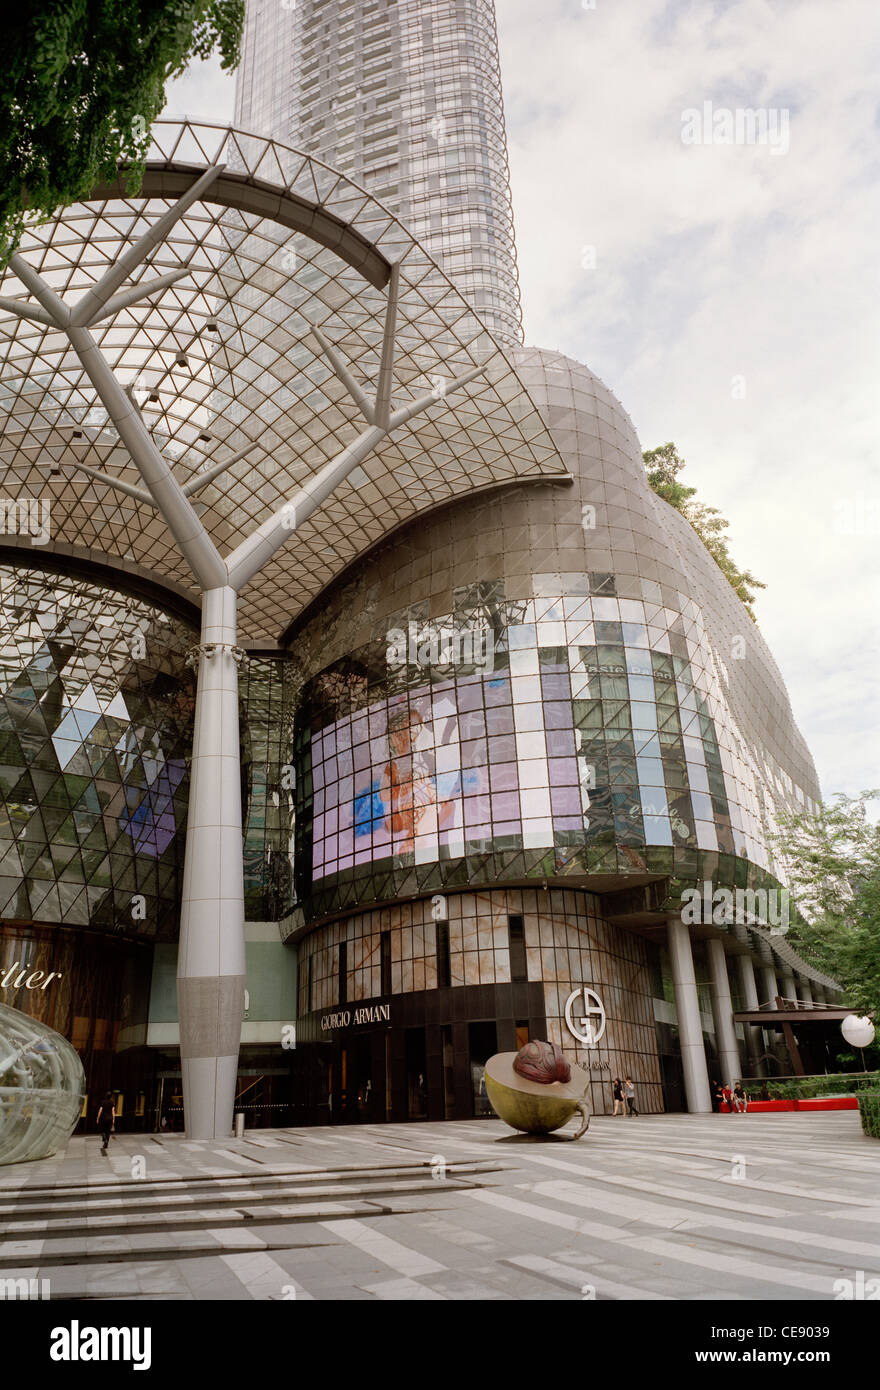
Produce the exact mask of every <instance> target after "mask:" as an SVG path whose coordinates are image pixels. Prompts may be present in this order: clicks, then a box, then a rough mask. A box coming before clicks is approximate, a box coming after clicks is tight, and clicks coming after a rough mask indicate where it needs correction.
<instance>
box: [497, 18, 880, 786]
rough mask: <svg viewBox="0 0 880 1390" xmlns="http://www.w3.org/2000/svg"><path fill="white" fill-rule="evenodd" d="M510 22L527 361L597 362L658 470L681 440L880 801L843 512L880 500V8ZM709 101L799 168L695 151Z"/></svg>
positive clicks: (815, 721)
mask: <svg viewBox="0 0 880 1390" xmlns="http://www.w3.org/2000/svg"><path fill="white" fill-rule="evenodd" d="M498 18H499V34H500V41H501V58H502V73H503V77H504V90H505V105H506V113H507V124H508V138H509V144H510V156H511V178H512V183H513V197H514V208H515V213H516V224H517V247H518V255H519V263H520V278H521V283H522V291H523V304H524V310H525V320H526V338H527V341H529V342H533V343H536V344H539V345H541V346H546V347H555V348H559V349H560V350H562V351H564V352H567V353H569V354H570V355H571V356H572V357H575V358H579V359H580V360H582V361H585V362H587V363H589V365H590V366H591V367H592V368H593V370H595V371H597V372H598V373H599V374H600V375H601V376H602V377H603V378H604V379H605V381H606V382H607V384H608V385H609V386H610V387H611V388H612V389H613V390H614V391H615V392H616V394H617V395H618V396H619V397H620V399H621V400H622V401H623V403H624V405H625V406H626V407H627V409H628V410H629V411H630V413H631V415H632V416H633V420H634V422H635V424H636V427H637V429H638V430H639V434H640V437H641V439H642V443H643V445H644V446H645V447H646V448H650V447H652V446H653V445H655V444H659V443H663V442H664V441H665V440H667V439H674V440H675V441H676V443H677V444H678V445H679V448H680V450H681V452H682V454H683V455H684V457H685V458H686V459H687V460H688V471H687V474H686V475H685V481H687V482H688V483H690V484H692V485H696V486H697V487H698V488H699V492H700V496H701V497H702V498H703V500H705V501H706V502H708V503H709V504H711V505H714V506H717V507H719V508H720V509H721V511H722V512H723V514H724V515H725V516H726V517H727V518H728V520H729V521H730V533H729V534H730V536H731V541H732V550H733V554H734V557H735V558H736V559H737V561H738V562H739V563H740V564H741V565H743V566H746V567H748V568H750V569H751V570H753V572H754V573H755V574H757V575H758V577H759V578H761V579H763V580H765V582H766V583H767V584H768V588H767V590H766V591H765V592H762V593H761V595H760V596H759V599H758V608H757V611H758V616H759V620H760V624H761V629H762V631H763V632H764V634H765V636H766V637H767V640H768V641H769V643H770V646H771V648H772V649H773V651H774V654H775V655H776V658H777V660H778V662H779V665H780V667H781V669H782V671H783V674H784V675H785V678H786V680H787V683H788V687H789V692H790V694H791V699H792V705H793V707H794V711H795V716H796V718H797V719H798V722H799V723H800V726H801V728H802V730H803V732H804V734H805V736H806V738H807V740H808V742H809V744H810V746H811V749H812V751H813V753H814V756H815V759H816V763H817V767H818V770H819V775H820V778H821V780H822V785H823V790H824V792H825V794H826V795H828V794H831V793H833V792H834V791H837V790H846V791H850V792H852V791H855V790H857V789H859V788H861V787H863V786H867V785H871V784H880V767H878V763H877V749H878V738H877V733H878V730H877V714H878V700H877V693H876V691H877V683H878V677H880V581H878V578H877V574H878V565H877V554H878V552H880V534H877V533H875V534H873V535H872V534H870V533H863V534H861V535H859V534H855V535H849V536H847V535H841V534H837V533H836V532H835V529H834V521H835V511H834V504H835V502H836V501H838V500H839V499H841V498H846V497H852V498H854V499H855V498H856V497H857V496H858V495H859V494H862V495H863V496H864V497H865V498H870V497H877V498H880V468H878V464H877V412H876V407H875V401H876V399H877V387H876V382H877V377H878V365H880V364H878V357H880V351H878V349H880V338H878V329H877V318H876V300H877V279H878V276H877V269H876V228H877V224H878V221H880V196H878V184H877V179H876V172H877V157H876V153H875V151H876V142H877V124H878V118H877V109H878V97H877V93H876V78H875V74H876V70H877V65H878V59H880V30H878V28H877V24H876V11H875V9H874V6H873V4H872V3H871V0H838V3H837V4H835V6H834V7H833V9H832V8H830V7H829V6H828V5H827V4H825V3H817V2H816V0H784V2H783V3H775V4H768V3H761V2H760V0H729V2H728V3H723V4H721V3H717V4H715V5H711V4H700V5H690V4H685V3H678V4H669V5H666V4H663V3H660V0H640V3H639V4H638V5H621V4H614V3H611V0H596V8H595V10H585V9H583V8H582V7H581V5H580V4H578V3H577V0H570V3H564V2H563V0H555V2H554V3H552V4H550V5H547V4H545V3H542V4H541V5H540V6H535V5H533V4H532V3H531V0H499V5H498ZM704 101H712V102H713V103H714V106H715V107H716V108H718V107H729V108H732V109H734V108H736V107H751V108H759V107H764V108H768V107H775V108H785V109H787V110H788V111H789V113H790V116H789V120H790V150H789V152H788V153H787V154H781V153H780V154H774V153H772V152H771V150H770V149H769V148H766V147H764V148H761V147H756V146H721V145H710V146H686V145H683V144H682V142H681V128H682V127H681V114H682V111H683V110H684V109H685V108H688V107H701V106H702V103H703V102H704ZM585 245H594V246H595V247H596V256H597V267H596V269H595V270H584V269H582V267H581V251H582V247H583V246H585ZM738 375H742V376H744V377H745V381H746V396H745V399H743V400H734V399H733V398H732V396H731V380H732V378H733V377H734V376H738Z"/></svg>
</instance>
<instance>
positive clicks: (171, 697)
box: [0, 563, 195, 938]
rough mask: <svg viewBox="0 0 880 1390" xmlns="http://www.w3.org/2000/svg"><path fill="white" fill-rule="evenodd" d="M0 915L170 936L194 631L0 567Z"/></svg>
mask: <svg viewBox="0 0 880 1390" xmlns="http://www.w3.org/2000/svg"><path fill="white" fill-rule="evenodd" d="M0 605H2V619H0V621H2V629H0V631H2V645H0V816H2V820H0V913H2V916H3V917H4V919H6V920H11V921H32V922H48V923H53V924H56V925H64V926H82V927H85V926H88V927H92V928H99V929H103V930H106V931H111V932H114V933H119V934H121V935H129V936H135V937H139V938H143V937H150V938H156V937H162V936H172V937H173V936H174V935H175V934H176V929H177V905H178V901H179V893H180V883H181V874H182V867H183V849H184V832H185V827H186V804H187V792H188V758H189V754H190V748H191V741H192V717H193V680H192V674H191V672H190V671H189V670H188V669H187V666H186V653H187V650H188V649H189V647H190V646H191V645H192V644H193V642H194V641H195V630H194V629H191V628H190V627H189V626H188V625H187V624H186V623H185V622H183V621H182V620H181V619H179V618H176V617H173V616H171V615H170V614H168V613H166V612H163V611H162V610H161V609H159V608H157V607H156V606H154V605H153V604H151V603H149V602H147V601H145V600H143V599H139V598H135V597H131V596H128V595H125V594H122V593H118V592H115V591H114V590H113V589H110V588H108V587H107V586H106V585H104V584H100V583H98V582H95V581H92V580H87V579H84V578H71V577H70V576H68V575H63V574H52V573H48V572H44V571H41V570H34V569H30V568H29V567H28V566H27V565H26V564H25V563H14V564H13V563H6V564H2V565H0Z"/></svg>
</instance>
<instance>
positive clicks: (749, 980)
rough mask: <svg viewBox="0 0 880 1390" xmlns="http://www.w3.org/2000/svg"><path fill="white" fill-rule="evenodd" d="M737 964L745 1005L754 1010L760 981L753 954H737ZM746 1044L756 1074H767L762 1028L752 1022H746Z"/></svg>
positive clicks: (757, 1000) (757, 1002)
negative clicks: (756, 974)
mask: <svg viewBox="0 0 880 1390" xmlns="http://www.w3.org/2000/svg"><path fill="white" fill-rule="evenodd" d="M736 966H737V970H738V971H739V982H740V988H741V989H742V998H743V1005H744V1006H745V1008H746V1009H748V1010H750V1011H753V1010H755V1009H757V1007H758V1004H759V1002H760V1001H759V999H758V983H757V981H756V979H755V967H754V965H753V964H752V958H751V956H737V958H736ZM746 1046H747V1047H748V1050H749V1056H750V1057H751V1059H752V1067H753V1070H754V1074H755V1076H766V1075H767V1064H766V1063H765V1061H764V1044H763V1040H762V1037H761V1030H760V1028H758V1027H755V1026H753V1025H752V1024H751V1023H747V1024H746Z"/></svg>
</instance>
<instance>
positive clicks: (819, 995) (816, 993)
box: [811, 985, 826, 1004]
mask: <svg viewBox="0 0 880 1390" xmlns="http://www.w3.org/2000/svg"><path fill="white" fill-rule="evenodd" d="M811 990H812V994H813V1003H814V1004H824V1003H825V1002H826V998H825V990H824V987H823V986H822V985H811Z"/></svg>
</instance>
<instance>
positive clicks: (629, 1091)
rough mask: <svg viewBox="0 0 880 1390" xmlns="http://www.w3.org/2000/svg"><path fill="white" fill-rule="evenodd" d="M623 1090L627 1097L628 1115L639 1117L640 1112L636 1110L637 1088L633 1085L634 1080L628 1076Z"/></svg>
mask: <svg viewBox="0 0 880 1390" xmlns="http://www.w3.org/2000/svg"><path fill="white" fill-rule="evenodd" d="M623 1089H624V1094H625V1096H626V1109H627V1113H628V1114H630V1115H638V1113H639V1112H638V1110H637V1109H636V1088H635V1086H634V1085H633V1079H632V1077H631V1076H628V1077H627V1078H626V1080H625V1082H624V1083H623Z"/></svg>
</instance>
